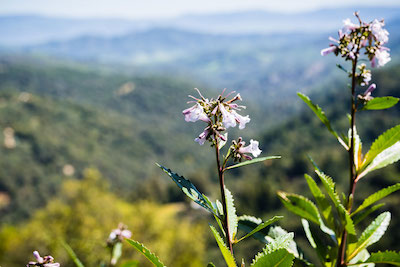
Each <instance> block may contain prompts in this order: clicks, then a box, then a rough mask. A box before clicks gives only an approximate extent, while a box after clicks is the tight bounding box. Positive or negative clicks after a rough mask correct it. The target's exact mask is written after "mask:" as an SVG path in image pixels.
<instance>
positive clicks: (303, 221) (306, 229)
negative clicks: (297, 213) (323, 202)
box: [301, 219, 317, 248]
mask: <svg viewBox="0 0 400 267" xmlns="http://www.w3.org/2000/svg"><path fill="white" fill-rule="evenodd" d="M301 224H302V225H303V229H304V232H305V233H306V237H307V239H308V242H310V245H311V246H312V247H313V248H317V244H315V241H314V238H313V236H312V234H311V230H310V224H309V223H308V221H307V220H306V219H301Z"/></svg>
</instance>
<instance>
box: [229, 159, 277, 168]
mask: <svg viewBox="0 0 400 267" xmlns="http://www.w3.org/2000/svg"><path fill="white" fill-rule="evenodd" d="M280 158H281V156H270V157H261V158H255V159H252V160H246V161H243V162H241V163H238V164H235V165H232V166H229V167H226V169H227V170H230V169H233V168H238V167H242V166H246V165H249V164H254V163H258V162H262V161H265V160H269V159H280Z"/></svg>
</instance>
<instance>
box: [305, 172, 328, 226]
mask: <svg viewBox="0 0 400 267" xmlns="http://www.w3.org/2000/svg"><path fill="white" fill-rule="evenodd" d="M304 177H305V178H306V180H307V184H308V187H309V188H310V191H311V193H312V194H313V196H314V199H315V201H316V202H317V206H318V208H319V209H320V210H321V212H322V215H323V216H324V218H325V219H326V220H327V222H328V226H329V227H331V228H333V227H334V217H333V216H332V206H331V205H330V204H329V202H328V200H327V199H326V197H325V195H324V194H323V193H322V191H321V190H320V189H319V187H318V185H317V183H316V182H315V181H314V179H313V178H312V177H311V176H309V175H308V174H305V175H304Z"/></svg>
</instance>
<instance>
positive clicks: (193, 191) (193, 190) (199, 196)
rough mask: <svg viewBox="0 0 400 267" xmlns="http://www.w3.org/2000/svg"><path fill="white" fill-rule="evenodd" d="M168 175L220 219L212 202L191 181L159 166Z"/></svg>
mask: <svg viewBox="0 0 400 267" xmlns="http://www.w3.org/2000/svg"><path fill="white" fill-rule="evenodd" d="M157 166H158V167H160V168H161V169H162V170H163V171H164V172H165V173H166V174H168V175H169V177H171V179H172V180H173V181H174V182H175V183H176V184H177V185H178V186H179V188H180V189H181V190H182V191H183V193H185V194H186V195H187V196H188V197H189V198H190V199H191V200H193V201H194V202H196V203H197V204H199V205H200V206H202V207H203V208H205V209H206V210H208V211H209V212H211V213H213V214H214V215H216V216H217V217H218V214H215V210H214V209H213V207H212V206H210V205H209V202H210V201H207V200H208V199H206V198H205V197H204V195H203V194H202V193H200V191H199V190H197V188H196V187H195V186H194V184H192V183H191V182H190V181H189V180H187V179H185V178H184V177H183V176H180V175H178V174H177V173H174V172H172V171H171V170H170V169H168V168H165V167H164V166H161V165H159V164H157Z"/></svg>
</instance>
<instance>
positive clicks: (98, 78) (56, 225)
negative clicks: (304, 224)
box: [0, 0, 400, 267]
mask: <svg viewBox="0 0 400 267" xmlns="http://www.w3.org/2000/svg"><path fill="white" fill-rule="evenodd" d="M354 11H359V12H360V16H361V18H363V19H364V20H366V21H369V20H372V19H374V18H378V19H382V18H384V19H385V22H386V28H387V29H388V31H389V32H390V36H389V43H388V47H389V48H390V49H391V57H392V61H391V62H389V63H388V64H387V65H386V66H385V67H384V68H381V69H376V70H375V69H374V70H373V81H374V82H376V83H377V87H378V88H377V90H376V91H375V92H374V94H376V95H378V96H379V95H392V96H396V97H399V96H400V90H399V89H400V64H399V63H400V61H399V56H400V49H399V48H400V4H399V3H398V1H397V0H392V1H379V3H377V2H376V1H368V0H364V1H333V2H332V1H330V2H328V1H316V0H307V1H296V0H281V1H264V2H261V1H256V0H249V1H238V0H230V1H225V0H219V1H211V0H204V1H201V2H200V1H183V0H173V1H161V0H151V1H128V0H114V1H93V0H87V1H78V0H70V1H50V0H30V1H28V0H3V1H1V2H0V265H1V266H7V267H13V266H24V265H25V264H26V263H27V262H28V261H29V260H31V259H32V254H31V253H32V251H33V250H39V251H40V252H41V254H45V255H47V254H51V255H53V256H54V257H55V258H56V260H57V261H58V262H60V263H62V266H73V264H72V262H71V261H70V260H69V258H68V255H67V254H66V252H65V250H64V248H63V247H62V246H61V242H60V241H61V240H63V241H66V242H67V243H68V244H70V246H71V247H72V248H73V249H74V250H75V252H76V253H77V255H78V256H79V257H80V258H81V260H82V261H83V262H84V263H86V265H87V266H96V265H97V264H98V263H99V262H100V261H102V260H107V259H108V258H109V253H108V252H107V250H106V248H105V244H106V243H105V242H106V239H107V237H108V234H109V232H110V231H111V230H112V229H114V228H116V226H117V225H118V223H119V222H123V223H125V224H126V225H127V226H128V227H129V229H130V230H131V231H132V232H133V238H134V239H136V240H138V241H140V242H143V243H145V244H146V245H147V247H149V248H150V249H151V250H152V251H154V252H156V254H158V255H159V256H160V258H161V259H162V260H163V262H164V263H166V264H167V265H168V266H205V265H206V264H207V262H208V261H213V262H214V263H215V264H216V265H217V266H223V259H222V257H221V256H220V254H219V251H218V249H217V247H216V244H215V241H214V240H213V237H212V234H211V233H210V231H209V230H208V224H207V223H208V222H211V220H212V218H211V217H210V215H208V214H206V213H204V212H203V211H202V210H200V209H198V208H197V207H196V206H193V205H190V203H189V202H188V201H187V199H185V197H184V195H183V194H182V193H181V192H180V190H179V189H178V188H177V187H176V186H175V184H173V182H172V181H170V180H169V178H168V177H167V176H166V175H165V174H164V173H162V172H161V171H160V169H158V168H157V166H156V165H155V162H158V163H160V164H163V165H165V166H168V167H169V168H172V169H173V170H174V171H176V172H178V173H180V174H181V175H184V176H185V177H187V178H188V179H190V180H191V181H192V182H193V183H195V184H196V186H197V187H198V189H199V190H200V191H202V192H204V193H205V194H206V195H208V196H210V198H211V199H216V198H218V197H219V195H218V191H219V189H218V185H217V182H218V181H217V177H216V172H215V169H216V166H215V162H214V153H213V152H212V150H211V149H210V148H209V147H208V146H207V145H204V146H202V147H200V146H199V145H198V144H197V143H195V142H194V141H193V140H194V138H195V137H196V136H197V135H198V134H199V133H200V132H201V131H202V126H203V125H201V123H196V124H194V123H185V122H184V120H183V116H182V115H181V111H182V110H183V109H185V108H187V107H188V104H187V103H186V101H188V100H189V99H188V98H187V95H189V94H195V91H194V90H193V88H195V87H196V88H200V89H201V90H202V92H203V94H204V95H206V96H207V97H213V96H214V97H215V96H217V95H218V94H219V93H220V92H222V90H223V89H224V88H227V90H228V91H233V90H235V91H237V92H239V93H241V95H242V97H243V100H244V101H243V104H244V105H246V106H247V109H246V110H245V114H249V115H250V117H251V119H252V121H251V123H249V124H248V125H247V127H246V129H245V130H242V131H233V132H231V134H230V136H231V137H232V138H235V137H237V136H243V137H244V138H245V139H246V140H248V139H250V138H253V139H257V140H259V141H260V144H261V149H262V150H263V155H281V156H282V159H280V160H275V161H267V162H265V163H263V164H259V165H252V167H246V168H243V169H240V170H237V169H235V171H232V172H231V174H230V175H229V176H228V177H227V181H226V183H227V187H228V188H230V190H231V191H232V192H233V194H234V196H235V197H236V201H235V204H236V206H237V210H238V213H239V214H251V215H255V216H257V217H260V218H262V219H264V220H266V219H268V218H270V217H271V216H273V215H277V214H279V215H284V216H285V219H284V220H283V221H282V222H281V225H282V226H283V227H284V228H285V229H287V230H288V231H294V232H295V233H296V236H295V239H296V241H297V242H298V244H299V245H300V246H301V248H302V249H303V251H304V252H305V253H306V257H308V258H310V259H315V257H316V255H314V254H313V252H312V251H311V250H310V248H309V245H308V244H307V242H306V241H305V239H304V232H303V230H302V228H301V225H300V220H299V218H297V217H296V216H294V215H292V214H289V213H287V212H286V211H285V210H284V209H283V207H282V205H281V203H280V201H279V200H278V198H277V196H276V191H277V190H285V191H289V192H298V193H305V194H307V192H308V190H307V188H306V184H305V181H304V178H303V175H304V173H309V174H312V166H311V164H310V161H309V159H308V156H310V157H312V158H313V159H314V160H315V161H316V163H317V164H318V165H319V166H320V167H321V168H322V169H323V170H325V172H326V173H327V174H329V175H331V176H333V177H334V179H335V180H336V181H337V182H338V184H339V189H341V190H343V191H345V192H346V190H347V184H346V183H347V181H348V177H347V175H348V172H347V171H346V168H347V155H346V153H345V152H344V151H342V150H341V148H340V147H339V145H338V144H337V143H336V141H335V140H334V138H332V137H331V136H330V135H329V133H328V132H327V131H326V130H325V129H324V127H323V125H322V124H321V123H320V122H319V121H318V120H317V119H316V118H313V114H311V112H310V110H308V109H307V107H305V105H304V103H302V102H301V100H300V99H298V97H297V96H296V92H298V91H300V92H303V93H306V94H309V95H310V97H311V98H312V99H313V100H314V101H315V102H316V103H319V104H320V105H321V106H322V107H323V108H324V110H325V111H326V113H327V115H328V117H329V118H331V120H332V121H333V124H334V125H335V127H336V128H337V129H339V130H340V131H342V132H345V131H346V128H347V127H348V121H347V119H346V114H347V113H348V109H349V108H348V107H349V98H348V92H347V91H348V88H347V84H348V82H349V81H348V78H347V77H346V74H345V73H343V72H342V71H341V70H339V69H337V68H336V66H335V65H336V63H339V62H340V63H342V64H343V62H342V61H341V60H340V59H338V58H335V57H334V56H333V55H330V56H327V57H324V58H323V57H321V56H320V50H321V49H322V48H325V47H327V46H328V44H329V40H328V36H333V37H336V36H337V30H338V29H339V28H340V27H341V25H342V20H343V19H346V18H352V19H353V17H352V14H353V12H354ZM354 21H355V20H354ZM343 65H344V67H346V63H344V64H343ZM359 92H360V93H361V92H362V91H361V89H360V90H359ZM399 115H400V108H399V107H395V108H392V109H390V110H386V111H375V112H372V111H371V112H370V111H366V112H362V113H360V116H359V120H358V131H359V133H360V135H361V138H362V140H363V144H364V151H366V149H367V148H368V147H369V145H370V144H371V142H372V141H373V140H374V139H375V138H376V137H377V136H378V135H379V134H380V133H382V132H383V131H384V130H386V129H388V128H390V127H393V126H395V125H397V124H399V123H400V119H399V118H400V117H399ZM399 177H400V164H395V165H393V166H391V167H389V168H386V169H384V170H382V171H376V172H375V173H373V174H371V175H369V176H367V177H365V178H363V180H362V181H361V182H360V183H359V188H358V193H357V195H356V202H361V201H362V200H363V199H364V198H365V197H366V196H368V195H369V194H371V193H372V192H374V191H376V190H377V189H380V188H382V187H384V186H389V185H392V184H394V183H396V182H398V181H399ZM385 202H386V206H384V208H383V209H385V210H389V211H390V212H392V215H393V216H392V223H391V226H390V227H389V229H388V231H389V232H390V234H387V235H386V237H385V238H384V239H383V240H382V241H381V242H380V243H379V244H378V245H375V246H374V247H373V248H372V249H371V251H377V250H379V249H387V248H390V249H392V250H399V249H400V243H399V242H398V240H399V239H400V232H399V231H398V229H399V227H400V219H399V218H400V210H399V209H398V208H397V209H396V207H398V206H399V205H400V195H399V194H394V195H393V196H392V197H389V198H388V199H387V200H386V201H385ZM381 211H382V210H381ZM373 215H376V214H373ZM373 218H374V217H371V220H372V219H373ZM364 227H365V225H361V226H360V228H359V229H360V230H361V229H363V228H364ZM261 248H262V244H259V243H257V242H256V241H249V242H248V243H246V244H240V245H239V246H238V247H237V248H235V251H237V255H238V256H240V257H243V258H245V260H246V262H247V263H249V262H250V260H251V257H252V255H254V254H256V252H257V251H260V250H261ZM128 259H134V260H137V261H139V263H140V266H148V264H147V263H146V260H145V259H144V258H143V257H142V256H141V255H138V254H137V253H136V252H135V251H134V250H133V249H131V248H129V247H127V246H125V247H124V256H123V260H128Z"/></svg>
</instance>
